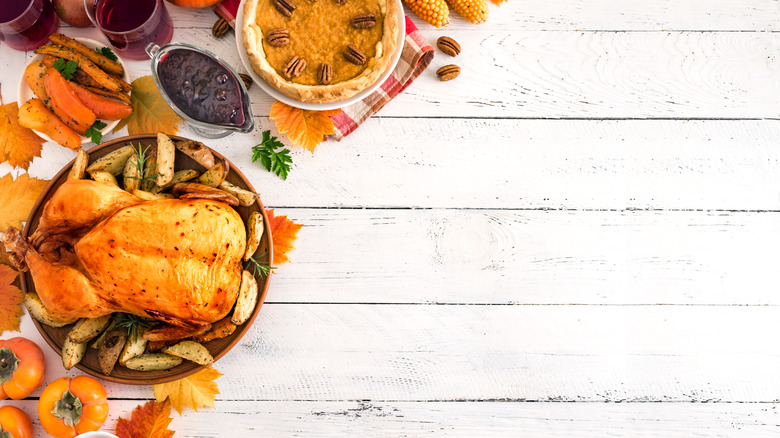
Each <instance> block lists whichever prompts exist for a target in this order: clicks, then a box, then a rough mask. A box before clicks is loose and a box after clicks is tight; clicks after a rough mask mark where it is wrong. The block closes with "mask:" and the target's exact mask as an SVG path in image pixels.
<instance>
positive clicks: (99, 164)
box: [87, 145, 134, 176]
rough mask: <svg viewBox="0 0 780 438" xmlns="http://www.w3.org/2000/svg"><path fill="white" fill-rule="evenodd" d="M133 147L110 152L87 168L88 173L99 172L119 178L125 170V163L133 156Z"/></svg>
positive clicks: (128, 146)
mask: <svg viewBox="0 0 780 438" xmlns="http://www.w3.org/2000/svg"><path fill="white" fill-rule="evenodd" d="M133 152H134V151H133V147H132V146H130V145H127V146H124V147H121V148H119V149H117V150H115V151H113V152H110V153H108V154H106V155H104V156H102V157H100V158H98V159H97V160H95V162H94V163H92V164H90V165H89V166H87V173H89V174H91V173H93V172H96V171H98V170H101V171H103V172H108V173H110V174H111V175H114V176H117V175H119V174H120V173H122V171H123V170H125V163H127V160H128V159H130V157H131V156H132V155H133Z"/></svg>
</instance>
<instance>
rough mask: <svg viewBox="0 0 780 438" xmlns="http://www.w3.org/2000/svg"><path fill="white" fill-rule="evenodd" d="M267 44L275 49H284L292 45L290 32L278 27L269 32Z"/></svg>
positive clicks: (266, 38)
mask: <svg viewBox="0 0 780 438" xmlns="http://www.w3.org/2000/svg"><path fill="white" fill-rule="evenodd" d="M265 40H266V42H268V44H269V45H271V46H273V47H284V46H286V45H287V44H289V43H290V32H287V31H286V30H284V29H282V28H280V27H277V28H276V29H271V30H270V31H268V35H266V36H265Z"/></svg>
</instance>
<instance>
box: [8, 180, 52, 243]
mask: <svg viewBox="0 0 780 438" xmlns="http://www.w3.org/2000/svg"><path fill="white" fill-rule="evenodd" d="M47 183H48V181H46V180H42V179H38V178H31V177H30V176H29V175H27V174H26V173H22V174H21V175H19V177H17V178H16V179H13V177H11V174H10V173H9V174H6V175H4V176H2V177H0V233H4V232H5V231H6V230H7V229H8V227H9V226H14V227H16V228H22V221H23V220H26V219H27V216H28V215H29V214H30V210H31V209H32V207H33V205H34V204H35V201H36V200H37V199H38V196H39V195H40V194H41V192H42V191H43V189H44V187H46V184H47Z"/></svg>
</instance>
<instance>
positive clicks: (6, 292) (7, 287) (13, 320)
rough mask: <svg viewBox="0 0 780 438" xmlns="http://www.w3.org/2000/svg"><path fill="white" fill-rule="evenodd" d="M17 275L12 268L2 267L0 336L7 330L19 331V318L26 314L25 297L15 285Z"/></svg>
mask: <svg viewBox="0 0 780 438" xmlns="http://www.w3.org/2000/svg"><path fill="white" fill-rule="evenodd" d="M3 250H5V248H3ZM17 275H18V273H17V272H16V271H15V270H13V269H11V268H10V267H8V266H5V265H0V334H2V333H3V332H4V331H6V330H11V331H15V330H19V317H20V316H22V315H23V314H24V311H23V310H22V302H23V301H24V295H23V294H22V291H21V290H19V288H18V287H16V286H14V285H13V283H14V280H15V279H16V276H17Z"/></svg>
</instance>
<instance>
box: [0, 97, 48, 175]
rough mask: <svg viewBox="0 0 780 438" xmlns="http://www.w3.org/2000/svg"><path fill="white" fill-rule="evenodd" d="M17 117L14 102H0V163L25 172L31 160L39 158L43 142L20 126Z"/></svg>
mask: <svg viewBox="0 0 780 438" xmlns="http://www.w3.org/2000/svg"><path fill="white" fill-rule="evenodd" d="M18 116H19V106H18V105H17V104H16V102H11V103H9V104H7V105H3V104H2V100H0V163H5V162H8V164H10V165H11V166H13V167H17V166H18V167H21V168H22V169H24V170H27V168H28V167H30V163H31V162H32V160H33V158H35V157H40V156H41V149H42V146H41V145H42V144H43V143H44V140H43V139H42V138H40V137H38V136H37V135H35V133H34V132H33V131H32V130H31V129H29V128H25V127H23V126H21V125H20V124H19V120H18Z"/></svg>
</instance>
